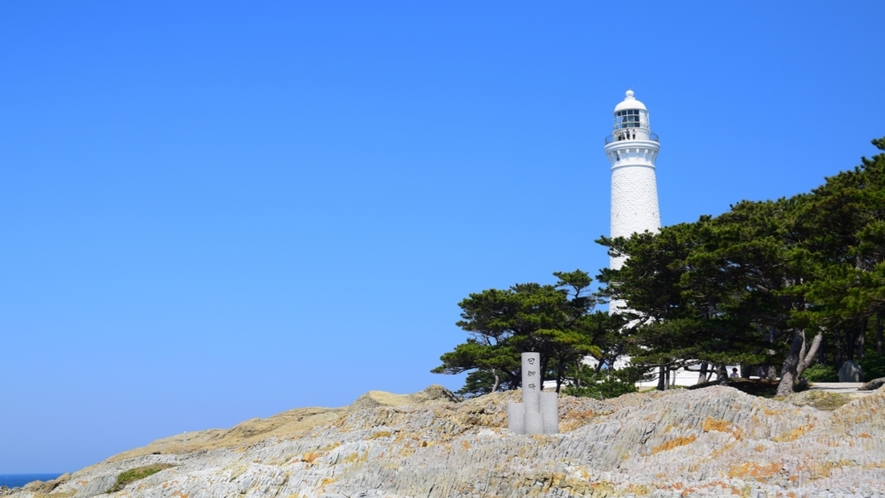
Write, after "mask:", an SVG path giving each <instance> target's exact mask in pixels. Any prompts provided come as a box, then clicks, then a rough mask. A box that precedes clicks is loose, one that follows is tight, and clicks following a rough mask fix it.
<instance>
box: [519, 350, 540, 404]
mask: <svg viewBox="0 0 885 498" xmlns="http://www.w3.org/2000/svg"><path fill="white" fill-rule="evenodd" d="M541 378H542V376H541V355H540V353H523V354H522V404H524V405H525V412H526V413H541V389H542V388H543V387H544V386H543V385H541V384H542V382H541Z"/></svg>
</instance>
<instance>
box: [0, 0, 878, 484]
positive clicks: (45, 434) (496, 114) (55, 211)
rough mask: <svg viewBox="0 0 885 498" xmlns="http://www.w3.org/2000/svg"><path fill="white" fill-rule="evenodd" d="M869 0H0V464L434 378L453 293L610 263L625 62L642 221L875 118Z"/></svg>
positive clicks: (454, 337)
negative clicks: (654, 151) (654, 209)
mask: <svg viewBox="0 0 885 498" xmlns="http://www.w3.org/2000/svg"><path fill="white" fill-rule="evenodd" d="M883 15H885V4H883V3H882V2H873V1H861V2H856V3H852V4H850V5H842V4H836V3H828V2H811V3H808V2H803V3H799V2H795V1H791V2H782V3H763V2H757V3H750V4H741V3H728V4H726V3H715V4H706V3H687V2H686V3H676V4H660V3H653V2H633V3H631V4H616V3H611V4H591V3H579V2H562V3H555V4H551V3H531V2H516V3H514V2H507V3H505V2H486V3H470V2H450V3H445V4H433V3H420V4H416V3H409V2H387V1H382V2H375V3H371V4H350V3H343V2H322V3H289V2H277V1H273V2H262V3H260V4H248V5H246V4H242V3H235V2H211V3H210V2H189V3H186V4H181V3H178V2H169V1H159V2H144V1H135V2H126V3H112V2H106V1H105V2H102V1H87V2H65V3H53V4H40V3H31V2H7V3H4V4H2V5H0V60H2V62H3V65H2V67H3V68H4V78H3V81H4V91H3V92H0V109H2V112H0V165H2V168H0V233H2V234H3V238H4V244H3V247H2V249H0V251H2V253H0V255H2V258H0V261H2V262H0V276H2V279H0V281H2V282H3V283H2V285H0V302H2V303H3V305H2V307H0V330H2V339H3V341H4V346H5V352H6V355H5V357H4V361H3V362H0V379H2V380H3V383H4V385H5V386H6V391H5V398H6V399H7V400H8V402H7V404H6V405H5V406H4V408H3V409H2V410H0V441H3V445H4V451H3V452H2V453H0V473H2V474H24V473H45V472H44V471H45V469H56V470H59V469H61V470H62V471H64V472H73V471H76V470H78V469H80V468H83V467H85V466H87V465H91V464H93V463H96V462H99V461H102V460H104V459H106V458H108V457H110V456H111V455H113V454H116V453H119V452H122V451H125V450H128V449H131V448H134V447H139V446H143V445H145V444H147V443H149V442H150V441H153V440H156V439H159V438H163V437H168V436H172V435H175V434H181V433H182V432H184V431H189V432H191V431H198V430H203V429H209V428H227V427H232V426H234V425H236V424H238V423H239V422H242V421H244V420H247V419H250V418H254V417H268V416H271V415H273V414H276V413H279V412H282V411H285V410H288V409H291V408H296V407H304V406H333V407H334V406H343V405H347V404H350V403H351V402H352V401H353V400H355V399H356V398H357V397H358V396H360V395H361V394H363V393H365V392H366V391H369V390H384V391H390V392H396V393H411V392H416V391H419V390H421V389H423V388H425V387H427V386H428V385H430V384H435V383H436V384H442V385H444V386H446V387H447V388H449V389H452V390H456V389H458V388H460V386H461V384H462V381H463V377H460V376H457V377H451V376H442V375H434V374H431V373H430V369H432V368H434V367H436V366H437V365H438V364H439V356H440V355H441V354H443V353H445V352H447V351H449V350H451V349H452V348H453V347H454V346H455V345H456V344H458V343H461V342H463V341H464V340H465V338H466V334H465V333H464V332H463V331H461V330H460V329H458V328H457V327H456V326H455V322H456V321H457V320H458V319H459V309H458V307H457V303H458V302H459V301H460V300H461V299H463V298H465V297H466V296H467V295H468V294H470V293H472V292H480V291H482V290H483V289H488V288H493V287H495V288H505V287H508V286H510V285H512V284H514V283H518V282H519V283H521V282H541V283H550V282H553V281H554V277H553V276H552V273H553V272H554V271H571V270H574V269H576V268H580V269H582V270H585V271H588V272H589V273H590V274H591V275H594V276H595V275H596V273H597V270H598V269H599V268H603V267H605V266H606V265H607V264H608V258H607V256H606V254H605V250H604V249H603V248H602V247H601V246H598V245H596V244H595V243H594V242H593V241H594V240H595V239H596V238H598V237H599V236H600V235H607V234H608V231H609V219H608V212H609V179H610V171H609V165H608V161H607V159H606V157H605V155H604V154H603V145H604V143H603V139H604V137H605V136H606V135H608V134H609V133H610V132H611V126H612V122H613V116H612V113H613V109H614V106H615V105H616V104H617V103H618V102H620V101H621V100H622V99H623V97H624V92H625V91H626V90H627V89H632V90H634V91H635V96H636V98H637V99H639V100H640V101H642V102H643V103H645V105H646V106H647V107H648V109H649V114H650V120H651V127H652V130H653V131H654V132H655V133H657V134H658V135H659V136H660V141H661V152H660V155H659V158H658V160H657V180H658V193H659V199H660V210H661V218H662V223H663V224H664V225H671V224H674V223H679V222H685V221H694V220H696V219H697V218H698V217H699V216H701V215H704V214H712V215H716V214H720V213H722V212H724V211H725V210H727V209H728V207H729V205H730V204H732V203H735V202H738V201H740V200H743V199H750V200H764V199H775V198H779V197H784V196H792V195H795V194H798V193H801V192H807V191H809V190H810V189H812V188H814V187H816V186H818V185H821V184H822V183H823V181H824V177H825V176H831V175H834V174H836V173H838V172H839V171H842V170H846V169H850V168H852V167H854V166H855V165H857V164H859V163H860V157H861V156H870V155H873V154H875V153H876V152H877V151H876V149H875V148H874V147H873V146H872V145H871V144H870V140H871V139H873V138H878V137H881V136H885V99H882V98H881V95H880V93H881V92H880V91H878V90H877V88H880V87H881V81H882V79H883V78H882V76H883V71H885V70H883V68H882V67H881V66H882V65H881V63H877V62H876V61H879V60H880V59H881V57H880V55H879V53H878V52H879V51H880V50H881V47H882V46H885V35H883V34H882V30H881V26H880V19H882V18H883ZM856 102H861V104H860V105H858V104H857V103H856ZM34 471H40V472H34Z"/></svg>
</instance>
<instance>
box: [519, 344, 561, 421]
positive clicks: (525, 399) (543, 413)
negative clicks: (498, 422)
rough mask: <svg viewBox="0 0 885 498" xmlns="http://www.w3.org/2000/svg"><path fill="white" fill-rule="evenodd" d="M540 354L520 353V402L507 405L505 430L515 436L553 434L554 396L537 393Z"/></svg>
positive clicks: (556, 410) (556, 418)
mask: <svg viewBox="0 0 885 498" xmlns="http://www.w3.org/2000/svg"><path fill="white" fill-rule="evenodd" d="M542 379H543V376H542V375H541V355H540V354H538V353H522V403H512V402H511V403H507V427H508V428H509V429H510V430H511V431H513V432H514V433H515V434H556V433H558V432H559V407H558V402H557V397H556V393H545V392H541V390H542V389H543V388H544V385H543V381H542Z"/></svg>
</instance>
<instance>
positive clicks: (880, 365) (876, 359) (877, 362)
mask: <svg viewBox="0 0 885 498" xmlns="http://www.w3.org/2000/svg"><path fill="white" fill-rule="evenodd" d="M857 364H858V365H860V368H861V369H863V380H864V381H866V382H869V381H871V380H873V379H878V378H881V377H885V357H883V356H876V355H873V354H868V355H867V356H864V357H863V358H861V359H859V360H857Z"/></svg>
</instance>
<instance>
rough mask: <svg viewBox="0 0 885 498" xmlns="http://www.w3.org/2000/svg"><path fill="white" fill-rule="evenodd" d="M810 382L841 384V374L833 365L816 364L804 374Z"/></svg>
mask: <svg viewBox="0 0 885 498" xmlns="http://www.w3.org/2000/svg"><path fill="white" fill-rule="evenodd" d="M802 376H803V377H805V378H806V379H807V380H808V382H839V372H838V371H837V370H836V367H834V366H832V365H821V364H820V363H815V364H814V365H811V366H810V367H808V368H806V369H805V372H803V373H802Z"/></svg>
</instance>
